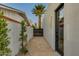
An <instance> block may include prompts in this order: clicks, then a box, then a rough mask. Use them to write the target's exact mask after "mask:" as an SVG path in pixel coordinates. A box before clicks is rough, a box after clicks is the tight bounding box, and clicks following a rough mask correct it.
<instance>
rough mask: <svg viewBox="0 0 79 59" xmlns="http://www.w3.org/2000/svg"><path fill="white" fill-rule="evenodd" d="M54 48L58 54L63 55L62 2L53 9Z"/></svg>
mask: <svg viewBox="0 0 79 59" xmlns="http://www.w3.org/2000/svg"><path fill="white" fill-rule="evenodd" d="M55 16H56V19H55V49H56V51H57V52H58V53H59V54H60V55H62V56H63V55H64V4H63V3H62V4H60V5H59V6H58V8H57V9H56V10H55Z"/></svg>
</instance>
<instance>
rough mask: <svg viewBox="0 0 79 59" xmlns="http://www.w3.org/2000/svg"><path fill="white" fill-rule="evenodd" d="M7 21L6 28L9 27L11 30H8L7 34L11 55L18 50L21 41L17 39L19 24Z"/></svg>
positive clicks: (18, 36)
mask: <svg viewBox="0 0 79 59" xmlns="http://www.w3.org/2000/svg"><path fill="white" fill-rule="evenodd" d="M7 23H8V29H11V31H10V32H8V36H9V37H10V39H9V41H10V44H9V48H10V49H11V51H12V52H11V55H13V56H14V55H16V54H17V53H18V52H19V49H20V48H21V41H19V38H20V31H21V27H20V24H18V23H14V22H12V21H7Z"/></svg>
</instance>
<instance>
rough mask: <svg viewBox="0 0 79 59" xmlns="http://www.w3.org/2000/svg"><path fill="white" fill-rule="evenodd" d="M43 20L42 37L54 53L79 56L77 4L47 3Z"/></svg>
mask: <svg viewBox="0 0 79 59" xmlns="http://www.w3.org/2000/svg"><path fill="white" fill-rule="evenodd" d="M46 13H47V14H45V17H44V19H43V29H44V37H45V38H46V39H47V41H48V42H49V44H50V46H51V47H52V49H53V50H54V51H57V53H59V54H60V55H65V56H67V55H68V56H79V47H78V45H79V26H78V25H79V4H77V3H76V4H72V3H65V4H59V3H49V4H48V9H47V11H46Z"/></svg>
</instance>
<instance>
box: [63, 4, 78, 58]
mask: <svg viewBox="0 0 79 59" xmlns="http://www.w3.org/2000/svg"><path fill="white" fill-rule="evenodd" d="M64 11H65V12H64V20H65V30H64V31H65V41H64V42H65V43H64V44H65V50H64V52H65V55H78V56H79V47H78V45H79V26H78V25H79V4H78V3H76V4H65V7H64Z"/></svg>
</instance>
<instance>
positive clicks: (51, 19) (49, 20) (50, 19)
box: [43, 3, 59, 50]
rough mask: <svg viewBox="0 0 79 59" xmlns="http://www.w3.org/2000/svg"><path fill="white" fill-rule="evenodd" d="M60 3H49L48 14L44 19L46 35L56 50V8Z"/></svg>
mask: <svg viewBox="0 0 79 59" xmlns="http://www.w3.org/2000/svg"><path fill="white" fill-rule="evenodd" d="M58 5H59V4H55V3H53V4H48V9H47V11H46V15H45V17H44V19H43V29H44V37H45V38H47V40H48V42H49V44H50V45H51V47H52V48H53V49H54V50H55V12H54V11H55V9H56V8H57V6H58Z"/></svg>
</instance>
